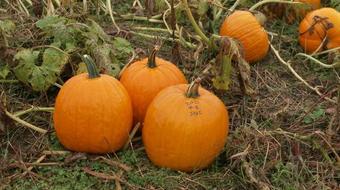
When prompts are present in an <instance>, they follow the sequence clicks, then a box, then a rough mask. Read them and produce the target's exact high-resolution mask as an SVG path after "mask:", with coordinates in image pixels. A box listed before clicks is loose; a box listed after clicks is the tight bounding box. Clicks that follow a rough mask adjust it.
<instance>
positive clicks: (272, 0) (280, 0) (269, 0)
mask: <svg viewBox="0 0 340 190" xmlns="http://www.w3.org/2000/svg"><path fill="white" fill-rule="evenodd" d="M267 3H286V4H303V3H301V2H295V1H283V0H263V1H260V2H258V3H256V4H255V5H253V6H252V7H250V8H249V11H254V10H256V9H257V8H258V7H260V6H262V5H264V4H267Z"/></svg>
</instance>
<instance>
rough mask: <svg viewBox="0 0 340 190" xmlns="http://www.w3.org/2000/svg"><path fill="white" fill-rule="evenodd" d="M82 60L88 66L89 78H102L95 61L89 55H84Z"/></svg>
mask: <svg viewBox="0 0 340 190" xmlns="http://www.w3.org/2000/svg"><path fill="white" fill-rule="evenodd" d="M81 58H82V60H83V62H84V63H85V65H86V68H87V72H88V74H89V78H90V79H94V78H98V77H100V74H99V72H98V70H97V68H96V65H95V63H94V61H93V59H92V58H91V57H90V56H89V55H83V56H82V57H81Z"/></svg>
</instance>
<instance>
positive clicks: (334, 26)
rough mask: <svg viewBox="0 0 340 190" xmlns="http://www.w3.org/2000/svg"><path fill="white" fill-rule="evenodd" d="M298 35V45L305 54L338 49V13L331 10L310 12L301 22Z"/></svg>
mask: <svg viewBox="0 0 340 190" xmlns="http://www.w3.org/2000/svg"><path fill="white" fill-rule="evenodd" d="M299 33H300V35H299V43H300V45H301V46H302V47H303V48H304V49H305V51H306V52H307V53H313V52H315V51H317V50H323V49H324V48H328V49H331V48H335V47H339V46H340V13H339V12H337V11H336V10H335V9H333V8H321V9H317V10H315V11H312V12H310V13H309V14H307V15H306V17H305V18H304V19H303V20H302V21H301V23H300V26H299ZM325 38H326V39H325ZM324 40H325V42H323V41H324ZM322 43H324V44H322ZM320 46H323V47H320ZM319 47H320V48H319ZM318 48H319V49H318Z"/></svg>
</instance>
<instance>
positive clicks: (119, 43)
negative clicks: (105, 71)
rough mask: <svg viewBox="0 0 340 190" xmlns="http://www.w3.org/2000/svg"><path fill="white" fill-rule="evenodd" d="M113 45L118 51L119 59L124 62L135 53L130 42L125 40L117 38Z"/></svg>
mask: <svg viewBox="0 0 340 190" xmlns="http://www.w3.org/2000/svg"><path fill="white" fill-rule="evenodd" d="M112 43H113V45H114V48H115V50H116V51H117V55H116V56H117V58H118V59H120V60H122V59H126V58H127V57H129V56H130V55H131V54H132V53H133V48H132V46H131V44H130V42H129V41H127V40H126V39H124V38H120V37H117V38H115V39H114V40H113V42H112Z"/></svg>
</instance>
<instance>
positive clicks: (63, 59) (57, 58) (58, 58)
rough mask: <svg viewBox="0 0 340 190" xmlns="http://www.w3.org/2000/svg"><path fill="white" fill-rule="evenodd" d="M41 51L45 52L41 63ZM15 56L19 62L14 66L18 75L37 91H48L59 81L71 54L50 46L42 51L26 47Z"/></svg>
mask: <svg viewBox="0 0 340 190" xmlns="http://www.w3.org/2000/svg"><path fill="white" fill-rule="evenodd" d="M40 53H43V55H42V56H43V57H42V63H39V55H40ZM14 58H15V60H17V61H18V62H19V64H18V65H17V66H16V67H15V68H14V74H15V75H16V77H17V78H18V79H19V80H20V81H22V82H23V83H25V84H27V85H29V86H31V87H32V89H33V90H35V91H46V90H47V89H48V88H49V87H50V86H51V85H53V84H54V83H55V82H56V81H57V78H58V76H59V75H60V72H61V70H62V68H63V67H64V65H65V64H66V63H67V61H68V58H69V56H68V54H65V53H64V52H61V51H60V50H57V49H55V48H48V49H46V50H45V51H41V52H40V51H33V50H31V49H24V50H21V51H19V52H18V53H17V54H16V55H15V56H14Z"/></svg>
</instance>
